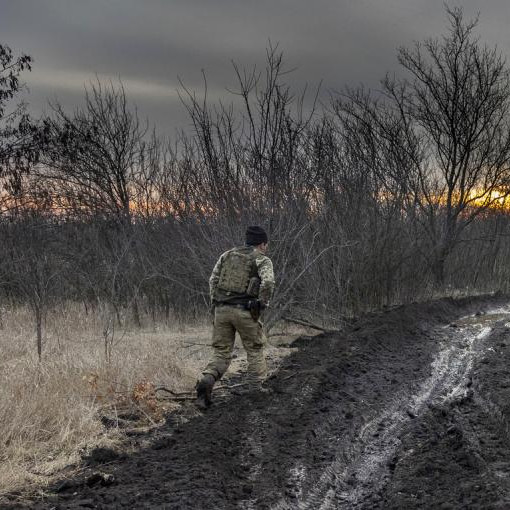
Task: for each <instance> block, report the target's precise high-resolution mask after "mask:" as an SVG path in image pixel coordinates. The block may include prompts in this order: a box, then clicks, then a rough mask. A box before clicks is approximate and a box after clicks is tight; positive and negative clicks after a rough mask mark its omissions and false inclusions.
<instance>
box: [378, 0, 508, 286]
mask: <svg viewBox="0 0 510 510" xmlns="http://www.w3.org/2000/svg"><path fill="white" fill-rule="evenodd" d="M447 14H448V19H449V22H450V27H449V31H448V33H447V34H446V35H445V36H443V37H442V38H441V39H428V40H426V41H425V42H424V43H423V44H420V43H416V44H415V46H414V47H413V48H411V49H406V48H401V49H400V50H399V53H398V60H399V62H400V64H401V66H402V67H403V68H404V69H405V70H406V71H408V73H409V75H410V78H409V79H404V80H395V79H392V78H389V77H387V78H386V79H385V80H384V88H385V93H386V94H387V96H388V97H389V98H390V100H391V101H392V104H393V106H394V108H395V109H396V111H398V113H399V115H400V116H401V119H402V122H403V124H404V125H405V126H406V128H407V129H408V133H409V136H410V137H412V139H413V140H414V139H416V138H417V137H418V138H419V139H420V141H421V144H422V147H423V150H424V153H425V156H426V158H425V159H424V161H423V162H419V164H418V165H416V166H415V167H414V168H413V169H412V170H413V171H414V175H413V180H414V190H413V192H414V198H415V201H416V204H418V205H419V207H420V209H421V211H422V213H423V214H424V215H425V216H426V218H427V221H428V223H427V230H428V233H429V236H430V238H431V240H432V243H433V258H432V265H433V270H434V274H435V276H436V279H437V281H438V282H443V280H444V268H445V261H446V260H447V257H448V256H449V255H450V254H451V252H452V250H453V249H454V247H455V246H456V244H457V243H458V241H459V239H460V236H461V234H462V232H463V231H464V229H465V228H466V226H467V225H469V224H470V223H471V222H472V221H473V220H474V218H476V217H477V216H478V215H480V214H481V213H482V212H483V211H486V210H487V208H489V207H491V205H493V204H494V203H496V202H497V201H498V200H500V199H501V197H505V196H508V195H509V193H510V115H509V114H510V74H509V69H508V66H507V65H506V61H505V59H504V58H503V56H502V55H501V54H500V53H499V51H498V50H497V49H496V48H488V47H487V46H484V45H482V44H481V43H480V42H479V40H478V38H477V37H476V36H475V35H474V29H475V27H476V25H477V22H478V20H477V19H475V20H472V21H467V22H466V21H464V18H463V12H462V9H460V8H453V9H450V8H448V7H447Z"/></svg>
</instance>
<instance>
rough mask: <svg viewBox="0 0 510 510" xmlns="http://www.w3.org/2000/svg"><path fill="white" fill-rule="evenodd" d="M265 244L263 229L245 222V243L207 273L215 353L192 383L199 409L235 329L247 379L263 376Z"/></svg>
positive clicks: (268, 272)
mask: <svg viewBox="0 0 510 510" xmlns="http://www.w3.org/2000/svg"><path fill="white" fill-rule="evenodd" d="M267 245H268V242H267V234H266V232H265V231H264V229H262V228H261V227H248V228H247V229H246V244H245V246H241V247H238V248H233V249H231V250H229V251H227V252H225V253H223V255H221V257H220V258H219V259H218V261H217V262H216V265H215V266H214V269H213V272H212V274H211V278H210V279H209V290H210V297H211V304H212V306H213V309H214V327H213V342H212V347H213V349H214V353H213V356H212V359H211V361H210V362H209V364H208V365H207V367H206V368H205V370H204V372H203V376H202V379H200V380H199V381H198V382H197V385H196V390H197V400H196V404H197V406H198V407H200V408H201V409H205V408H207V407H208V406H210V405H211V393H212V389H213V386H214V384H215V382H216V381H219V380H220V379H221V377H222V376H223V374H224V373H225V372H226V371H227V369H228V367H229V365H230V361H231V359H232V351H233V349H234V341H235V334H236V331H238V332H239V335H240V337H241V341H242V342H243V346H244V348H245V350H246V355H247V358H248V373H249V375H250V379H253V380H254V381H258V382H261V381H263V380H264V378H265V377H266V373H267V368H266V359H265V356H264V334H263V332H262V323H261V322H260V320H259V318H260V312H261V310H263V309H264V308H266V307H267V306H268V305H269V300H270V299H271V296H272V294H273V289H274V273H273V263H272V262H271V260H270V259H269V258H268V257H267V256H266V255H265V253H266V251H267Z"/></svg>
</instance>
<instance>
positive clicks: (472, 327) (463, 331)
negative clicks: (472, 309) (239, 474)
mask: <svg viewBox="0 0 510 510" xmlns="http://www.w3.org/2000/svg"><path fill="white" fill-rule="evenodd" d="M502 317H507V318H510V310H504V309H495V310H491V311H489V312H487V313H486V314H484V316H483V318H481V319H480V322H477V321H476V320H473V318H472V317H467V318H464V319H461V320H460V321H458V322H457V323H456V324H455V326H460V327H459V329H453V328H450V327H449V326H446V327H443V328H441V329H440V330H438V331H437V333H436V334H437V335H438V336H440V337H442V347H441V349H440V350H439V352H438V353H437V355H436V356H435V358H434V360H433V361H432V364H431V374H430V376H429V377H428V378H427V379H426V380H425V381H423V383H422V384H421V386H420V388H419V391H418V392H417V393H413V394H404V393H402V394H400V395H395V396H394V401H393V402H392V403H391V404H390V406H389V407H387V408H385V409H384V410H383V411H382V412H381V413H379V414H378V415H376V416H375V417H374V418H372V419H371V420H369V421H367V422H366V423H365V424H364V425H363V427H362V428H361V430H360V431H359V433H358V434H357V436H356V437H355V439H354V441H353V443H352V444H351V445H350V446H349V447H348V448H347V449H346V450H347V451H341V452H339V453H338V454H337V455H338V458H337V459H335V461H334V462H332V463H331V464H330V465H329V466H328V467H327V468H326V469H325V470H324V472H323V474H322V475H321V477H320V478H319V480H318V482H317V483H316V484H315V486H314V488H313V489H312V490H311V491H310V492H309V493H308V495H307V497H306V498H305V499H304V500H302V501H299V502H298V506H297V508H300V509H316V508H318V509H321V510H328V509H333V508H356V507H358V506H359V505H362V503H363V502H364V501H365V500H367V499H368V497H369V496H371V495H372V494H373V493H374V492H379V491H380V490H381V488H382V487H383V486H384V485H385V484H386V483H387V482H388V479H389V478H390V476H391V473H390V469H389V466H390V465H391V459H392V457H393V456H394V455H395V453H396V450H397V448H398V447H399V445H400V435H401V434H402V432H403V429H404V428H405V426H406V425H407V424H408V423H409V422H410V420H414V419H416V418H417V417H419V415H420V414H421V413H422V412H423V410H424V409H425V408H426V407H427V406H428V405H429V404H433V403H434V402H446V401H448V400H450V399H455V398H459V397H461V395H462V393H463V392H464V393H465V391H466V384H467V383H468V380H467V378H468V376H469V374H470V372H471V370H472V368H473V363H474V361H475V360H476V358H477V357H479V356H480V355H481V354H482V353H483V340H484V339H485V338H487V337H488V336H489V334H490V333H491V331H492V327H491V326H489V325H487V324H489V323H496V322H497V321H498V320H501V319H502ZM468 319H469V321H468ZM465 323H466V324H465ZM296 469H297V468H296ZM300 478H301V479H302V477H300ZM291 508H296V503H295V502H292V503H288V502H285V501H281V502H279V503H278V504H276V505H275V506H274V509H275V510H284V509H285V510H290V509H291Z"/></svg>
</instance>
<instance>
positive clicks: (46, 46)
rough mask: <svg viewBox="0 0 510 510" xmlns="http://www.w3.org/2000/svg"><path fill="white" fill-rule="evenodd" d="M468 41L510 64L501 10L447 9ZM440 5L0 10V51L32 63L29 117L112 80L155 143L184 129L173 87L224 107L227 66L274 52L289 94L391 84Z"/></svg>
mask: <svg viewBox="0 0 510 510" xmlns="http://www.w3.org/2000/svg"><path fill="white" fill-rule="evenodd" d="M449 5H460V6H462V7H464V11H465V14H466V15H467V16H468V17H472V16H475V15H476V14H477V12H478V11H480V24H479V27H478V33H479V35H480V37H481V39H482V40H483V41H484V42H487V43H488V44H490V45H496V44H497V45H498V47H499V48H500V50H501V51H502V52H503V53H504V54H505V55H507V56H510V30H509V27H510V1H509V0H485V1H484V2H480V1H475V0H465V1H462V0H459V1H457V2H456V3H451V2H450V3H449ZM445 27H446V18H445V12H444V6H443V1H442V0H256V1H255V0H252V1H248V0H0V43H1V44H7V45H9V46H10V47H11V48H12V49H13V50H15V51H16V52H25V53H28V54H29V55H31V56H32V57H33V58H34V67H33V71H32V72H31V73H30V74H26V75H25V81H26V83H27V84H28V86H29V89H30V93H29V94H28V95H27V100H28V101H29V102H30V104H31V111H32V112H34V113H35V114H40V113H42V112H43V111H44V109H45V108H47V107H46V104H47V102H48V100H49V99H50V100H54V99H55V98H57V99H58V100H59V101H60V102H61V103H62V104H64V106H66V107H67V108H69V109H72V108H73V106H75V105H78V104H79V103H80V101H81V100H82V98H83V91H84V85H85V84H86V83H88V82H90V81H91V80H94V79H95V76H96V74H97V75H98V76H99V78H101V79H113V80H116V79H117V78H119V77H120V78H121V80H122V82H123V84H124V86H125V89H126V91H127V94H128V97H129V99H130V101H131V102H132V103H134V104H136V105H137V108H138V112H139V114H140V116H141V117H148V118H149V120H150V121H151V123H153V124H155V125H156V127H157V128H158V130H159V131H160V132H161V133H162V134H167V135H170V136H171V135H173V134H174V132H175V130H176V129H179V128H184V129H188V128H189V120H188V119H187V117H186V113H185V111H184V108H183V106H182V104H181V103H180V100H179V98H178V95H177V89H178V88H179V82H178V78H179V77H180V78H181V79H182V80H183V82H184V83H185V84H186V85H187V86H188V87H190V88H192V89H194V90H196V91H197V92H200V91H201V90H202V89H203V83H202V77H201V70H202V69H203V70H204V71H205V73H206V75H207V77H208V86H209V96H210V97H211V98H222V99H224V100H226V99H227V98H228V93H227V91H226V90H225V89H226V88H227V87H232V86H233V84H234V75H233V72H232V66H231V61H232V60H234V61H236V62H237V63H239V64H240V65H242V66H246V67H250V66H252V65H254V64H257V65H259V66H261V65H263V63H264V56H265V49H266V47H267V44H268V41H269V40H270V41H272V42H273V43H278V44H279V48H280V49H281V50H282V51H283V52H284V54H285V59H286V62H287V67H289V68H297V69H296V71H295V72H293V73H292V74H291V75H290V76H289V81H290V82H291V83H292V85H293V86H295V87H296V89H300V88H302V87H303V86H304V85H305V84H309V85H312V86H315V85H317V84H318V83H319V82H320V81H322V82H323V90H324V93H325V94H326V93H327V91H328V90H338V89H341V88H342V87H343V86H344V85H356V84H359V83H364V84H365V85H367V86H369V87H377V85H378V82H379V80H380V78H381V77H382V76H384V74H385V73H386V72H387V71H390V72H397V73H398V65H397V62H396V48H397V47H398V46H401V45H403V46H409V45H410V44H412V41H414V40H423V39H424V38H426V37H429V36H438V35H441V33H444V31H445Z"/></svg>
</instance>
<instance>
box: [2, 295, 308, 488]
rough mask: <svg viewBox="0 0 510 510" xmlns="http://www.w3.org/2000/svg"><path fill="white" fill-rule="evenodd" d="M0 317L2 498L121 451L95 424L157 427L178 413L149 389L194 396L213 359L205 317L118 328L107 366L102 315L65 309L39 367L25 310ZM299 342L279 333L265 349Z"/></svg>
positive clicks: (114, 437)
mask: <svg viewBox="0 0 510 510" xmlns="http://www.w3.org/2000/svg"><path fill="white" fill-rule="evenodd" d="M1 312H2V313H1V329H0V350H1V353H2V356H1V361H0V379H1V380H0V388H1V390H0V437H1V440H0V441H1V443H0V444H1V449H0V497H1V496H2V495H5V494H6V493H12V492H16V491H20V490H22V491H23V492H26V491H27V490H28V491H31V492H33V491H40V490H44V486H46V485H47V484H49V483H51V482H52V481H53V480H54V479H55V477H58V474H59V473H61V472H62V470H63V469H64V468H66V469H72V467H73V466H77V465H78V463H79V461H80V459H81V457H82V455H83V453H84V452H86V451H87V450H88V449H91V448H93V447H96V446H112V447H115V446H116V445H120V444H121V443H122V439H123V434H122V431H121V430H119V428H117V427H110V428H106V427H105V426H104V425H103V424H102V422H101V417H102V416H105V415H106V416H112V415H113V416H116V415H118V414H119V413H120V412H121V411H123V410H124V411H125V410H126V409H135V410H136V411H137V412H139V413H140V416H142V418H143V420H142V421H144V422H145V423H144V424H145V425H147V426H157V424H158V422H160V421H161V420H162V419H163V417H164V415H165V414H166V413H168V412H170V411H172V410H174V409H175V408H176V407H178V405H179V404H177V403H168V402H167V403H161V402H159V401H156V400H155V399H154V388H155V387H157V386H160V385H161V386H165V387H166V388H169V389H171V390H173V391H175V392H190V394H191V392H192V391H193V387H194V384H195V381H196V378H197V376H198V375H199V373H200V370H201V368H203V366H204V365H205V363H206V362H207V358H208V356H209V354H210V348H209V346H208V344H209V343H210V324H209V319H208V318H207V317H206V318H204V321H203V322H202V323H197V324H193V325H190V324H182V323H179V322H177V321H169V323H163V322H160V323H154V322H152V321H148V320H147V321H142V324H143V325H142V327H141V328H137V327H134V326H132V325H128V326H123V327H120V326H118V327H117V328H116V332H115V334H114V336H113V347H112V354H111V360H110V361H109V362H107V361H106V359H105V350H104V334H103V332H104V321H102V320H101V316H100V314H92V313H89V314H86V313H85V310H84V309H83V308H82V307H79V306H78V305H69V306H67V307H66V309H64V310H59V311H58V312H57V311H54V312H52V313H50V314H49V315H48V317H47V320H46V328H45V333H44V346H43V359H42V362H41V363H40V362H39V361H38V359H37V351H36V342H35V331H34V325H33V319H32V316H31V314H30V312H29V310H28V309H26V308H15V309H9V308H7V309H5V308H4V309H2V311H1ZM144 322H145V323H144ZM299 332H300V331H299V330H296V329H293V330H290V331H286V332H284V334H283V336H281V335H280V336H277V337H275V338H274V339H271V342H270V344H271V343H274V341H281V340H282V338H283V339H284V340H285V338H286V335H287V337H288V338H289V339H292V338H295V337H296V336H297V335H298V334H299ZM237 344H239V342H237ZM269 350H270V351H271V350H272V351H273V352H275V351H278V355H285V351H286V349H275V348H274V347H271V345H269ZM236 352H237V353H238V357H237V359H236V360H235V363H233V366H232V370H236V369H238V368H239V366H242V364H243V357H244V351H243V350H242V349H239V348H238V347H236ZM273 357H274V356H273ZM142 424H143V423H142ZM142 424H140V423H139V424H138V425H142Z"/></svg>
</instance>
